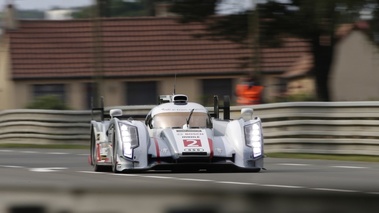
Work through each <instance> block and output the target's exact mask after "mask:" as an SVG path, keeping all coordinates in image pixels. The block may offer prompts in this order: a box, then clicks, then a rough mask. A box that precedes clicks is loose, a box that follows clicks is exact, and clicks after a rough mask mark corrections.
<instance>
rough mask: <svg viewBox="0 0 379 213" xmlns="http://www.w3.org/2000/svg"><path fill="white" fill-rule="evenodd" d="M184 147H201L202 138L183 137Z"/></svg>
mask: <svg viewBox="0 0 379 213" xmlns="http://www.w3.org/2000/svg"><path fill="white" fill-rule="evenodd" d="M183 144H184V147H201V140H200V139H183Z"/></svg>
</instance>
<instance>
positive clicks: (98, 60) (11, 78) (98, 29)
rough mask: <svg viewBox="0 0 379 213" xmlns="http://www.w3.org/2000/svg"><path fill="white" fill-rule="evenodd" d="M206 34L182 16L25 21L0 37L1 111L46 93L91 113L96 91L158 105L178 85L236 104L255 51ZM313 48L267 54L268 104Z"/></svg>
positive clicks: (108, 100)
mask: <svg viewBox="0 0 379 213" xmlns="http://www.w3.org/2000/svg"><path fill="white" fill-rule="evenodd" d="M204 30H205V26H204V25H202V24H200V23H191V24H180V23H179V22H178V21H177V18H176V17H139V18H107V19H99V20H97V21H93V20H87V19H83V20H20V21H19V22H18V25H17V27H16V28H14V29H11V30H6V32H5V33H4V34H3V36H2V38H1V44H0V45H1V48H2V51H1V52H0V81H1V82H0V83H1V84H0V98H1V100H2V102H1V103H0V109H12V108H24V107H25V106H26V105H27V104H28V103H29V102H31V101H32V100H34V99H35V98H36V97H39V96H42V95H47V94H55V95H57V96H58V97H59V98H61V99H62V100H63V101H64V102H65V103H66V104H67V105H68V106H70V108H72V109H88V108H89V107H90V103H91V97H93V96H96V94H100V95H102V96H104V97H105V105H107V106H112V105H113V106H114V105H141V104H155V103H157V97H158V95H160V94H172V93H173V92H174V88H175V90H176V93H185V94H187V95H188V96H189V98H190V100H191V101H198V102H202V103H204V104H210V103H211V100H212V97H213V95H219V96H223V95H229V96H231V97H232V102H233V100H234V98H233V95H234V88H235V85H236V84H237V83H238V82H239V81H240V79H241V78H243V77H245V75H246V74H247V73H248V72H251V70H252V68H250V67H249V66H241V64H244V63H245V64H246V59H248V58H249V57H250V56H251V55H252V54H253V53H252V50H251V49H249V48H247V47H245V46H241V45H240V44H236V43H233V42H231V41H227V40H220V39H218V40H210V39H207V38H205V37H202V38H199V37H196V36H194V35H196V34H199V33H202V32H204ZM307 51H309V45H308V44H307V43H306V42H304V41H302V40H300V39H295V38H288V39H286V42H285V43H284V45H283V47H281V48H266V49H263V50H262V53H261V62H262V64H261V69H262V76H263V79H262V83H263V84H264V86H265V88H266V91H265V96H266V97H265V99H266V100H270V99H271V98H275V97H276V94H277V93H278V91H279V90H280V89H281V88H282V87H283V85H282V81H281V74H283V73H284V72H285V71H286V70H288V68H289V67H290V66H292V65H293V64H294V63H295V62H296V61H297V60H298V59H299V58H301V56H302V55H303V54H304V53H306V52H307ZM97 82H98V83H99V85H100V87H98V88H97V89H95V85H96V84H95V83H97ZM96 91H97V92H96Z"/></svg>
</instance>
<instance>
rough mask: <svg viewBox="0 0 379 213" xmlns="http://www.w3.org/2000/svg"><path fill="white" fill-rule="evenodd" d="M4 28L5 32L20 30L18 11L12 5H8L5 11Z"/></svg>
mask: <svg viewBox="0 0 379 213" xmlns="http://www.w3.org/2000/svg"><path fill="white" fill-rule="evenodd" d="M2 22H3V24H2V28H3V29H5V30H15V29H17V28H18V20H17V18H16V10H15V8H14V6H13V5H12V4H8V5H7V6H6V8H5V9H4V15H3V20H2Z"/></svg>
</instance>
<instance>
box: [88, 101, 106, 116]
mask: <svg viewBox="0 0 379 213" xmlns="http://www.w3.org/2000/svg"><path fill="white" fill-rule="evenodd" d="M96 112H100V120H101V121H104V117H105V115H104V97H103V96H101V97H100V106H99V107H94V104H93V98H91V120H93V119H94V114H96Z"/></svg>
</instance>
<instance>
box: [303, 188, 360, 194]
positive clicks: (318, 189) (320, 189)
mask: <svg viewBox="0 0 379 213" xmlns="http://www.w3.org/2000/svg"><path fill="white" fill-rule="evenodd" d="M309 189H311V190H317V191H328V192H349V193H358V192H360V191H356V190H349V189H331V188H309Z"/></svg>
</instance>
